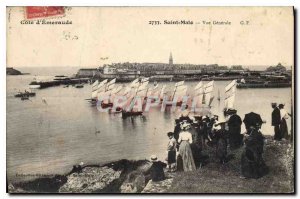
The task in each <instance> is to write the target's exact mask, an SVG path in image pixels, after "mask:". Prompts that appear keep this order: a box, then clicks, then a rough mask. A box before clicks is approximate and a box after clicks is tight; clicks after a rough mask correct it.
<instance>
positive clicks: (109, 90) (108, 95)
mask: <svg viewBox="0 0 300 199" xmlns="http://www.w3.org/2000/svg"><path fill="white" fill-rule="evenodd" d="M115 83H116V78H115V79H112V80H111V81H109V82H108V83H107V84H106V86H105V92H104V94H103V96H105V99H104V100H102V101H101V107H102V108H107V107H112V106H113V103H112V102H111V99H110V98H111V94H112V91H113V89H114V87H115ZM98 100H99V99H98Z"/></svg>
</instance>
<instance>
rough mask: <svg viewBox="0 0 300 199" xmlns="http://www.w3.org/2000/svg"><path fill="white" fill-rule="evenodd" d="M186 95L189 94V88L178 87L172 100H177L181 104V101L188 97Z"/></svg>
mask: <svg viewBox="0 0 300 199" xmlns="http://www.w3.org/2000/svg"><path fill="white" fill-rule="evenodd" d="M186 93H187V86H185V85H182V86H179V87H177V89H176V91H175V92H174V95H173V99H172V100H174V99H175V98H176V100H177V101H178V102H180V101H182V99H183V97H184V96H186Z"/></svg>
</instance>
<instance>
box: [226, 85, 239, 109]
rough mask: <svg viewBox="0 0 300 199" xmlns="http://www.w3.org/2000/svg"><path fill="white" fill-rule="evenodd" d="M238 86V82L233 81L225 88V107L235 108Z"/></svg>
mask: <svg viewBox="0 0 300 199" xmlns="http://www.w3.org/2000/svg"><path fill="white" fill-rule="evenodd" d="M236 85H237V81H236V80H232V81H231V82H230V83H229V84H228V85H227V86H226V87H225V100H224V107H225V108H227V109H229V108H234V102H235V91H236Z"/></svg>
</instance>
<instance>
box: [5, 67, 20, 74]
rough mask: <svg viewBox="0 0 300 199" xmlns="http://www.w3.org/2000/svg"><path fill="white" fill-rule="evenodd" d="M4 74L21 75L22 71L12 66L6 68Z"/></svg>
mask: <svg viewBox="0 0 300 199" xmlns="http://www.w3.org/2000/svg"><path fill="white" fill-rule="evenodd" d="M6 75H22V73H21V72H20V71H18V70H16V69H14V68H6Z"/></svg>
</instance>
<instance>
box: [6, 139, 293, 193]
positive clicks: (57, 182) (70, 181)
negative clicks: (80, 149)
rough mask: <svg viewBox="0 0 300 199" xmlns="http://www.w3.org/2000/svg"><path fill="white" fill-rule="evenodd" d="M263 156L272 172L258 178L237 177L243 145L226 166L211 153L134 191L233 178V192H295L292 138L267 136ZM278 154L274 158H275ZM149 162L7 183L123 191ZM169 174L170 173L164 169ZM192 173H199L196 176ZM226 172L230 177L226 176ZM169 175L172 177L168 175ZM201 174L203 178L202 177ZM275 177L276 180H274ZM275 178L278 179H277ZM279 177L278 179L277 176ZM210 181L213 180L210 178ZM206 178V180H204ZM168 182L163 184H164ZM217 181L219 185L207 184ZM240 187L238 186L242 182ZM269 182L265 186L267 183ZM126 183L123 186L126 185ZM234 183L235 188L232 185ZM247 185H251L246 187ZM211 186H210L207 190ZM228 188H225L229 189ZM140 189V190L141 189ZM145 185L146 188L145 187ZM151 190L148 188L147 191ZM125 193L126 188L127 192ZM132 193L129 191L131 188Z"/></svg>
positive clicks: (199, 189)
mask: <svg viewBox="0 0 300 199" xmlns="http://www.w3.org/2000/svg"><path fill="white" fill-rule="evenodd" d="M266 139H267V142H266V144H265V149H264V151H265V153H264V159H265V161H266V164H267V165H268V166H269V167H270V169H271V172H270V173H269V174H267V175H266V176H264V177H262V178H260V179H257V180H255V179H240V176H239V169H238V167H239V165H238V164H239V161H240V156H239V155H240V154H241V152H242V150H243V149H242V148H243V147H242V148H241V149H239V150H237V151H235V154H234V156H235V158H234V159H233V160H231V161H230V162H229V163H226V164H225V166H224V165H223V166H220V165H218V164H216V162H214V157H213V156H211V160H210V162H209V163H208V164H207V165H205V166H204V167H203V168H201V169H197V170H196V171H194V172H175V173H172V174H171V176H172V177H168V179H167V180H166V181H165V182H162V183H160V184H159V183H158V184H157V183H156V184H155V183H153V182H148V181H145V184H143V185H142V186H141V188H140V190H139V191H137V192H136V193H141V192H143V193H157V192H160V193H175V192H178V193H181V191H184V190H186V189H187V187H184V186H191V187H193V188H190V189H191V190H190V191H191V193H219V192H222V191H224V190H226V189H227V188H228V187H226V186H227V183H228V180H229V179H230V178H233V179H232V180H233V182H235V183H236V184H233V183H231V184H230V186H229V188H230V192H233V193H248V192H249V193H250V192H255V193H256V192H258V193H293V192H294V148H293V145H292V143H291V142H289V141H281V142H274V141H273V140H272V138H271V136H266ZM274 155H277V159H276V158H274ZM150 165H151V163H150V162H149V161H148V160H127V159H121V160H117V161H112V162H108V163H104V164H99V165H97V164H94V165H93V164H90V165H85V166H83V167H82V169H83V170H82V171H83V172H81V173H76V171H70V172H68V173H66V174H63V175H55V174H54V177H51V178H37V179H34V180H29V181H24V182H18V183H8V192H9V193H122V192H123V193H124V192H125V193H126V190H125V191H124V186H125V185H126V183H129V184H130V183H131V184H132V182H128V176H129V175H131V174H132V173H134V174H135V175H141V174H142V173H145V171H146V170H147V168H149V167H150ZM166 176H170V173H166ZM195 176H198V177H197V178H196V179H195ZM228 176H229V177H228ZM171 178H172V179H171ZM201 178H204V179H201ZM274 179H275V180H274ZM276 179H277V181H276ZM279 179H280V180H281V181H280V182H279V181H278V180H279ZM211 181H213V183H212V182H211ZM203 182H205V183H203ZM164 183H165V184H168V186H166V185H165V184H164ZM210 183H212V185H213V184H215V183H216V185H217V184H219V185H218V186H217V187H218V189H217V190H215V189H214V187H213V186H212V187H210V186H209V184H210ZM240 183H241V184H242V185H244V186H243V187H241V186H242V185H241V184H240ZM268 184H269V185H270V186H267V185H268ZM125 187H126V186H125ZM235 187H236V188H235ZM249 187H254V188H253V189H251V190H250V189H249ZM210 188H211V189H212V190H210ZM229 188H228V189H229ZM142 189H143V190H142ZM144 189H146V191H145V190H144ZM149 190H150V192H149ZM127 193H128V192H127ZM131 193H132V192H131Z"/></svg>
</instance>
